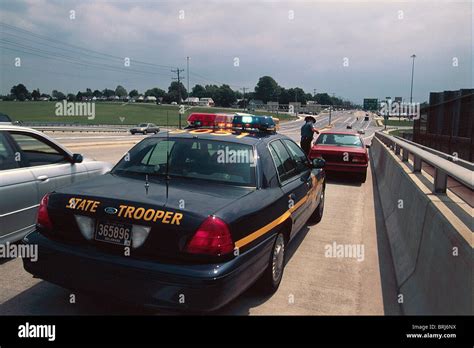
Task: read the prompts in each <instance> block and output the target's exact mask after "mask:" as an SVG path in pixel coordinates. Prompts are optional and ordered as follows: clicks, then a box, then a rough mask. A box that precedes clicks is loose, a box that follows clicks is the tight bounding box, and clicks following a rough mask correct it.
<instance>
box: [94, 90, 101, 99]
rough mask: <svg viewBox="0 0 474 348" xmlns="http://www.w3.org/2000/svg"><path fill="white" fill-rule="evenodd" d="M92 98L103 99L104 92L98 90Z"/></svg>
mask: <svg viewBox="0 0 474 348" xmlns="http://www.w3.org/2000/svg"><path fill="white" fill-rule="evenodd" d="M92 96H94V97H96V98H100V97H102V92H101V91H99V90H98V89H96V90H95V91H94V92H92Z"/></svg>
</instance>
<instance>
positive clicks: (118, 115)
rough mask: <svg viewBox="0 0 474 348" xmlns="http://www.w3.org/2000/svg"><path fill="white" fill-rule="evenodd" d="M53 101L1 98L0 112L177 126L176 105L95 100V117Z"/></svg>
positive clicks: (283, 116)
mask: <svg viewBox="0 0 474 348" xmlns="http://www.w3.org/2000/svg"><path fill="white" fill-rule="evenodd" d="M55 105H56V102H33V101H29V102H18V101H1V102H0V112H2V113H5V114H7V115H9V116H10V117H11V118H12V119H13V120H15V121H23V122H53V123H68V124H69V123H74V124H111V125H115V124H117V125H120V124H123V125H136V124H138V123H142V122H151V123H155V124H157V125H159V126H166V125H169V126H177V125H178V119H179V106H178V105H156V104H147V103H115V102H96V103H95V118H94V119H90V120H89V119H88V118H87V117H84V116H56V114H55V112H56V106H55ZM185 109H186V111H185V113H184V114H183V116H182V118H181V123H182V125H186V120H187V118H188V116H189V114H191V113H193V112H203V113H218V112H222V113H235V112H243V111H242V110H239V109H231V108H218V107H197V106H196V107H191V108H190V107H186V108H185ZM252 113H253V114H256V115H269V116H273V117H278V118H279V119H280V121H281V122H284V121H288V120H294V119H295V117H294V116H291V115H289V114H287V113H276V112H266V111H255V112H252Z"/></svg>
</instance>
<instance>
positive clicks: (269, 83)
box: [255, 76, 281, 103]
mask: <svg viewBox="0 0 474 348" xmlns="http://www.w3.org/2000/svg"><path fill="white" fill-rule="evenodd" d="M280 92H281V87H280V86H279V85H278V83H277V82H276V81H275V80H274V79H273V78H272V77H270V76H262V77H261V78H260V79H259V80H258V83H257V86H255V98H256V99H260V100H262V101H263V102H264V103H266V102H269V101H277V100H278V97H279V95H280Z"/></svg>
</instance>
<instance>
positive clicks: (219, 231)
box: [186, 216, 234, 256]
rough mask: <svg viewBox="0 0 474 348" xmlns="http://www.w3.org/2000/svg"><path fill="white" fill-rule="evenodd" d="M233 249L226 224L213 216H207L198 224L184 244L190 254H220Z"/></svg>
mask: <svg viewBox="0 0 474 348" xmlns="http://www.w3.org/2000/svg"><path fill="white" fill-rule="evenodd" d="M233 250H234V242H233V241H232V236H231V234H230V231H229V227H228V226H227V224H226V223H225V222H224V221H222V220H221V219H219V218H217V217H215V216H209V217H208V218H207V219H206V220H204V222H203V223H202V224H201V226H199V228H198V229H197V231H196V233H195V234H194V236H193V238H192V239H191V240H190V241H189V243H188V245H187V246H186V251H187V252H188V253H191V254H203V255H213V256H221V255H224V254H228V253H230V252H232V251H233Z"/></svg>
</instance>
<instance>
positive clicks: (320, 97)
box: [315, 93, 332, 105]
mask: <svg viewBox="0 0 474 348" xmlns="http://www.w3.org/2000/svg"><path fill="white" fill-rule="evenodd" d="M315 99H316V101H317V102H318V104H321V105H332V100H331V97H330V96H329V94H327V93H318V94H316V98H315Z"/></svg>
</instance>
